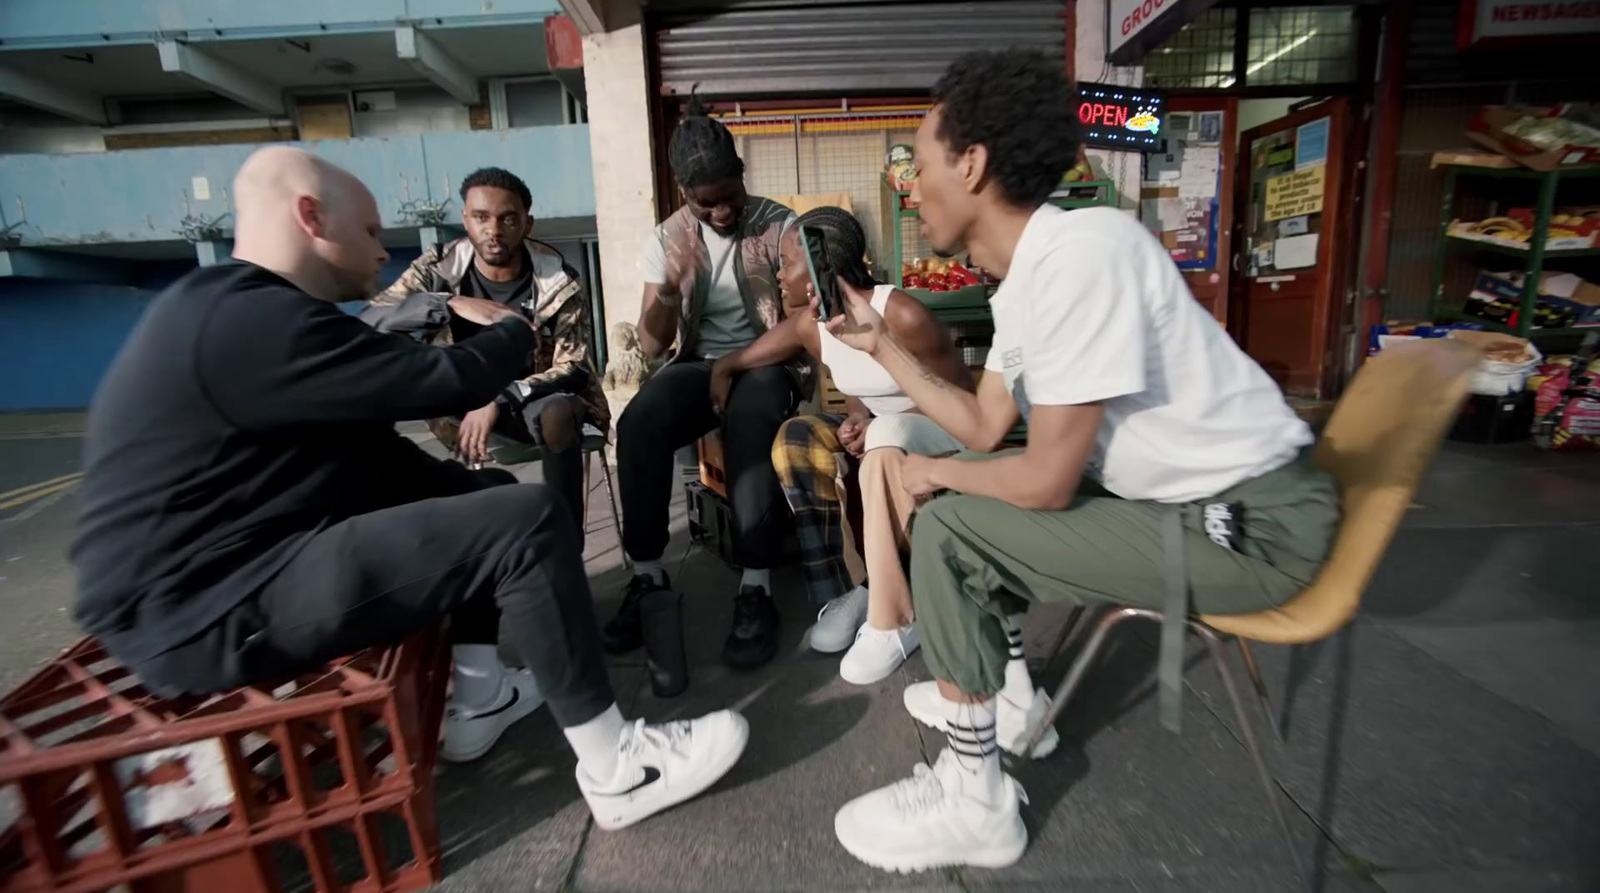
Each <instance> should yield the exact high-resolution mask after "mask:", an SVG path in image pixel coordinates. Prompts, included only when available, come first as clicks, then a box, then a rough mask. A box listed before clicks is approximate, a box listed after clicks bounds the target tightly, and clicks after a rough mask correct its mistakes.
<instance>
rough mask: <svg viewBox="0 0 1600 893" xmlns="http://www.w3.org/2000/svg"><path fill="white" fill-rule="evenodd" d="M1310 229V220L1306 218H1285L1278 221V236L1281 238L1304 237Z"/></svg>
mask: <svg viewBox="0 0 1600 893" xmlns="http://www.w3.org/2000/svg"><path fill="white" fill-rule="evenodd" d="M1309 229H1310V223H1309V218H1306V217H1304V216H1300V217H1285V218H1283V219H1282V220H1280V221H1278V235H1280V236H1303V235H1305V234H1306V232H1307V230H1309Z"/></svg>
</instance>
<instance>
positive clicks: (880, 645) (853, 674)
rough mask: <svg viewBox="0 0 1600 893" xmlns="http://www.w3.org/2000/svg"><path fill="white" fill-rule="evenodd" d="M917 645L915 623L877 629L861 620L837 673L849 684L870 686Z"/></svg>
mask: <svg viewBox="0 0 1600 893" xmlns="http://www.w3.org/2000/svg"><path fill="white" fill-rule="evenodd" d="M921 644H922V635H921V634H920V633H918V632H917V625H916V624H915V623H908V624H906V625H905V626H899V627H895V628H894V629H878V628H876V627H874V626H872V625H871V624H870V623H864V624H862V625H861V629H860V631H859V632H857V633H856V643H855V644H854V645H851V646H850V650H849V651H847V652H845V655H844V660H841V661H839V675H840V676H842V677H844V681H846V682H849V683H851V684H852V685H871V684H872V683H874V682H877V681H878V680H880V679H885V678H887V677H888V675H889V674H890V673H893V672H894V671H895V668H897V667H899V666H900V665H901V664H903V663H905V662H906V658H908V657H910V656H911V652H913V651H916V650H917V646H919V645H921Z"/></svg>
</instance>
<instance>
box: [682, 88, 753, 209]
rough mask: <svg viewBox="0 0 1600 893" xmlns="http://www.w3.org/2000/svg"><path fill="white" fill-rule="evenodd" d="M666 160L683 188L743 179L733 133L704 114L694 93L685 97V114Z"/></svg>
mask: <svg viewBox="0 0 1600 893" xmlns="http://www.w3.org/2000/svg"><path fill="white" fill-rule="evenodd" d="M667 158H668V160H669V161H671V163H672V173H673V175H674V176H676V177H677V178H678V184H679V185H680V186H682V187H683V188H685V189H693V188H695V187H696V186H704V185H705V184H707V183H715V182H717V181H719V180H728V179H734V178H742V177H743V176H744V160H743V159H741V158H740V157H739V152H738V150H737V149H736V148H735V146H734V142H733V134H731V133H729V132H728V128H726V127H724V126H722V123H721V122H719V121H717V120H715V119H713V118H711V117H709V116H707V115H706V111H705V104H704V103H702V102H701V101H700V97H699V95H697V94H691V95H690V96H689V109H688V114H687V115H686V116H685V117H684V119H683V120H682V121H680V122H679V123H678V129H677V130H675V131H673V133H672V142H671V143H669V144H668V147H667Z"/></svg>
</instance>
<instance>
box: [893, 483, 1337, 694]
mask: <svg viewBox="0 0 1600 893" xmlns="http://www.w3.org/2000/svg"><path fill="white" fill-rule="evenodd" d="M995 455H997V454H992V453H991V454H983V453H964V454H962V455H960V456H958V457H957V458H962V459H972V460H981V459H987V458H993V457H994V456H995ZM1103 492H1104V491H1101V493H1103ZM1205 501H1206V502H1228V503H1237V504H1239V505H1240V506H1241V507H1242V511H1241V512H1240V534H1241V537H1240V541H1239V545H1238V551H1230V550H1229V549H1226V548H1224V547H1222V546H1219V545H1217V544H1216V543H1214V542H1212V541H1211V540H1210V539H1208V538H1207V537H1206V535H1205V533H1204V532H1203V530H1202V529H1201V521H1200V513H1199V512H1198V511H1190V512H1188V513H1187V515H1186V520H1185V528H1186V536H1185V544H1184V545H1185V557H1186V561H1187V565H1188V575H1189V587H1190V594H1191V599H1192V600H1191V607H1192V609H1193V610H1194V611H1196V612H1199V613H1206V614H1246V613H1251V612H1254V611H1261V610H1265V609H1267V608H1271V607H1274V606H1276V605H1279V604H1281V603H1283V602H1284V601H1287V600H1288V599H1289V598H1290V597H1292V596H1294V595H1295V594H1296V593H1298V592H1299V591H1300V590H1301V589H1303V588H1304V587H1305V586H1306V584H1307V583H1309V582H1310V581H1311V578H1312V577H1313V576H1314V575H1315V574H1316V572H1317V569H1318V568H1319V567H1321V565H1322V561H1323V559H1324V558H1325V557H1326V556H1327V553H1328V547H1329V545H1330V543H1331V541H1332V537H1333V533H1334V529H1335V527H1336V526H1337V525H1338V521H1339V494H1338V490H1337V487H1336V486H1335V484H1334V481H1333V479H1332V478H1331V477H1329V476H1328V475H1327V474H1326V473H1325V472H1323V471H1320V470H1318V469H1316V468H1314V467H1313V466H1312V465H1311V463H1310V461H1309V459H1306V458H1302V459H1298V460H1296V461H1293V462H1290V463H1289V464H1288V465H1285V466H1283V467H1281V468H1278V469H1276V470H1274V471H1270V472H1268V473H1266V474H1264V475H1261V476H1260V477H1257V478H1254V479H1252V480H1248V481H1245V482H1244V483H1242V484H1239V485H1237V486H1235V487H1232V488H1230V489H1229V490H1226V491H1224V492H1223V493H1220V494H1218V495H1217V496H1215V497H1213V498H1211V499H1208V500H1205ZM1195 508H1197V507H1195ZM1169 511H1172V507H1170V506H1166V505H1161V504H1158V503H1152V502H1138V501H1133V500H1127V499H1120V498H1118V497H1115V496H1111V495H1087V494H1082V493H1080V495H1079V497H1078V498H1077V499H1076V500H1075V501H1074V502H1073V504H1072V505H1071V506H1070V507H1069V508H1067V509H1066V510H1064V511H1053V512H1042V511H1030V510H1028V509H1021V508H1017V507H1016V506H1014V505H1011V504H1010V503H1007V502H1002V501H1000V500H998V499H989V498H986V497H980V496H966V495H959V494H949V495H945V496H940V497H938V498H936V499H934V500H932V501H931V502H929V503H928V504H926V505H924V506H923V507H922V508H921V509H920V510H918V512H917V514H916V516H915V518H914V520H913V522H912V529H911V594H912V599H913V600H914V601H915V604H916V612H917V623H918V625H919V626H920V627H921V629H922V644H923V653H924V654H925V655H926V659H927V662H928V668H929V669H930V670H932V671H933V674H934V676H935V677H937V678H939V679H942V680H945V681H947V682H953V683H955V684H956V685H957V686H958V687H960V689H961V690H962V691H964V692H966V693H968V694H974V695H983V694H991V693H993V692H996V691H999V690H1000V688H1001V687H1002V686H1003V685H1004V683H1005V666H1006V659H1007V656H1008V651H1007V642H1006V632H1005V629H1004V627H1003V626H1002V624H1001V621H1002V618H1004V617H1005V616H1006V615H1008V614H1014V613H1016V612H1017V611H1019V610H1023V609H1024V608H1025V607H1026V605H1027V604H1028V603H1030V602H1046V603H1060V602H1065V603H1068V604H1075V605H1087V604H1093V603H1107V602H1111V603H1117V604H1125V605H1135V606H1139V607H1146V608H1153V609H1156V610H1160V609H1161V606H1162V598H1163V594H1164V589H1163V583H1164V578H1163V573H1164V571H1165V569H1166V562H1165V556H1164V555H1163V553H1162V534H1161V520H1162V517H1163V515H1164V513H1166V512H1169Z"/></svg>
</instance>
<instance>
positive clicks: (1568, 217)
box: [1549, 214, 1587, 239]
mask: <svg viewBox="0 0 1600 893" xmlns="http://www.w3.org/2000/svg"><path fill="white" fill-rule="evenodd" d="M1586 222H1587V219H1586V218H1585V217H1583V216H1582V215H1581V214H1551V215H1550V236H1549V237H1550V238H1552V239H1576V238H1578V237H1579V235H1580V233H1579V232H1578V227H1580V226H1583V225H1584V224H1585V223H1586Z"/></svg>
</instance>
